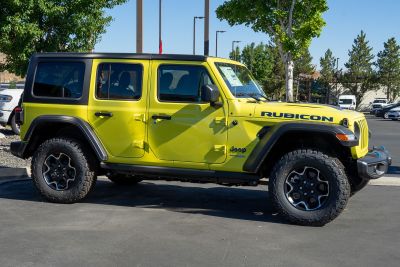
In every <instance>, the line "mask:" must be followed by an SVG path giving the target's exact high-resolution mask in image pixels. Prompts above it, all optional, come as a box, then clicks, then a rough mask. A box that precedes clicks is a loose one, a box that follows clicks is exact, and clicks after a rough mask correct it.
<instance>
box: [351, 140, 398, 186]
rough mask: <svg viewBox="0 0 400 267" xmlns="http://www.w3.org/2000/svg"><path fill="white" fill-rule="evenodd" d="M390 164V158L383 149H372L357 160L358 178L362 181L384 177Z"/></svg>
mask: <svg viewBox="0 0 400 267" xmlns="http://www.w3.org/2000/svg"><path fill="white" fill-rule="evenodd" d="M391 164H392V157H391V156H390V155H389V152H388V151H387V150H386V149H385V148H384V147H379V148H376V147H374V148H373V149H372V150H371V151H369V152H368V154H367V155H366V156H365V157H363V158H360V159H358V160H357V170H358V176H359V177H360V178H362V179H364V180H370V179H378V178H380V177H382V176H383V175H385V174H386V173H387V171H388V168H389V166H390V165H391Z"/></svg>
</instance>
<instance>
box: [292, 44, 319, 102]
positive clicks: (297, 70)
mask: <svg viewBox="0 0 400 267" xmlns="http://www.w3.org/2000/svg"><path fill="white" fill-rule="evenodd" d="M312 60H313V58H312V56H311V54H310V52H309V51H308V49H306V50H304V52H303V53H302V54H301V55H300V56H299V58H297V59H296V61H295V62H294V77H295V79H296V80H297V90H296V97H295V99H296V100H298V96H299V95H300V99H307V100H308V101H311V86H312V82H313V76H312V75H313V74H314V72H315V66H314V65H313V64H312Z"/></svg>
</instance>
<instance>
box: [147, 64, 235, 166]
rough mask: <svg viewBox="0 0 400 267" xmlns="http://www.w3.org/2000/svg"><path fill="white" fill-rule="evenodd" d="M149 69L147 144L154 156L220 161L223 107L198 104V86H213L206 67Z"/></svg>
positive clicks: (223, 156)
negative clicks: (150, 87)
mask: <svg viewBox="0 0 400 267" xmlns="http://www.w3.org/2000/svg"><path fill="white" fill-rule="evenodd" d="M151 68H152V73H154V74H155V75H153V77H152V91H151V93H150V97H149V98H150V101H149V103H150V106H149V115H148V117H149V132H148V142H149V146H150V149H151V150H152V151H153V153H154V154H155V155H156V157H157V158H158V159H162V160H170V161H176V162H181V163H184V162H196V163H222V162H224V161H225V159H226V142H227V137H228V135H227V126H226V112H227V111H226V105H223V106H222V107H219V108H217V107H212V106H210V103H204V102H202V101H201V87H202V86H203V85H206V84H214V83H215V82H214V81H215V78H214V77H213V75H212V73H211V72H210V71H209V70H208V68H207V64H206V63H200V62H199V63H197V64H196V63H192V64H187V63H181V64H178V63H176V62H170V63H167V64H166V63H165V62H163V63H162V64H161V63H159V62H157V61H153V63H152V66H151ZM221 101H222V98H221ZM180 165H182V164H180Z"/></svg>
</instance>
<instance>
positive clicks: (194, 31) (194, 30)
mask: <svg viewBox="0 0 400 267" xmlns="http://www.w3.org/2000/svg"><path fill="white" fill-rule="evenodd" d="M196 19H204V17H198V16H196V17H194V18H193V55H195V54H196Z"/></svg>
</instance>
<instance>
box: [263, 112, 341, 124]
mask: <svg viewBox="0 0 400 267" xmlns="http://www.w3.org/2000/svg"><path fill="white" fill-rule="evenodd" d="M261 116H263V117H270V118H283V119H297V120H310V121H326V122H333V117H327V116H320V115H309V114H294V113H283V112H269V111H262V112H261Z"/></svg>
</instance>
